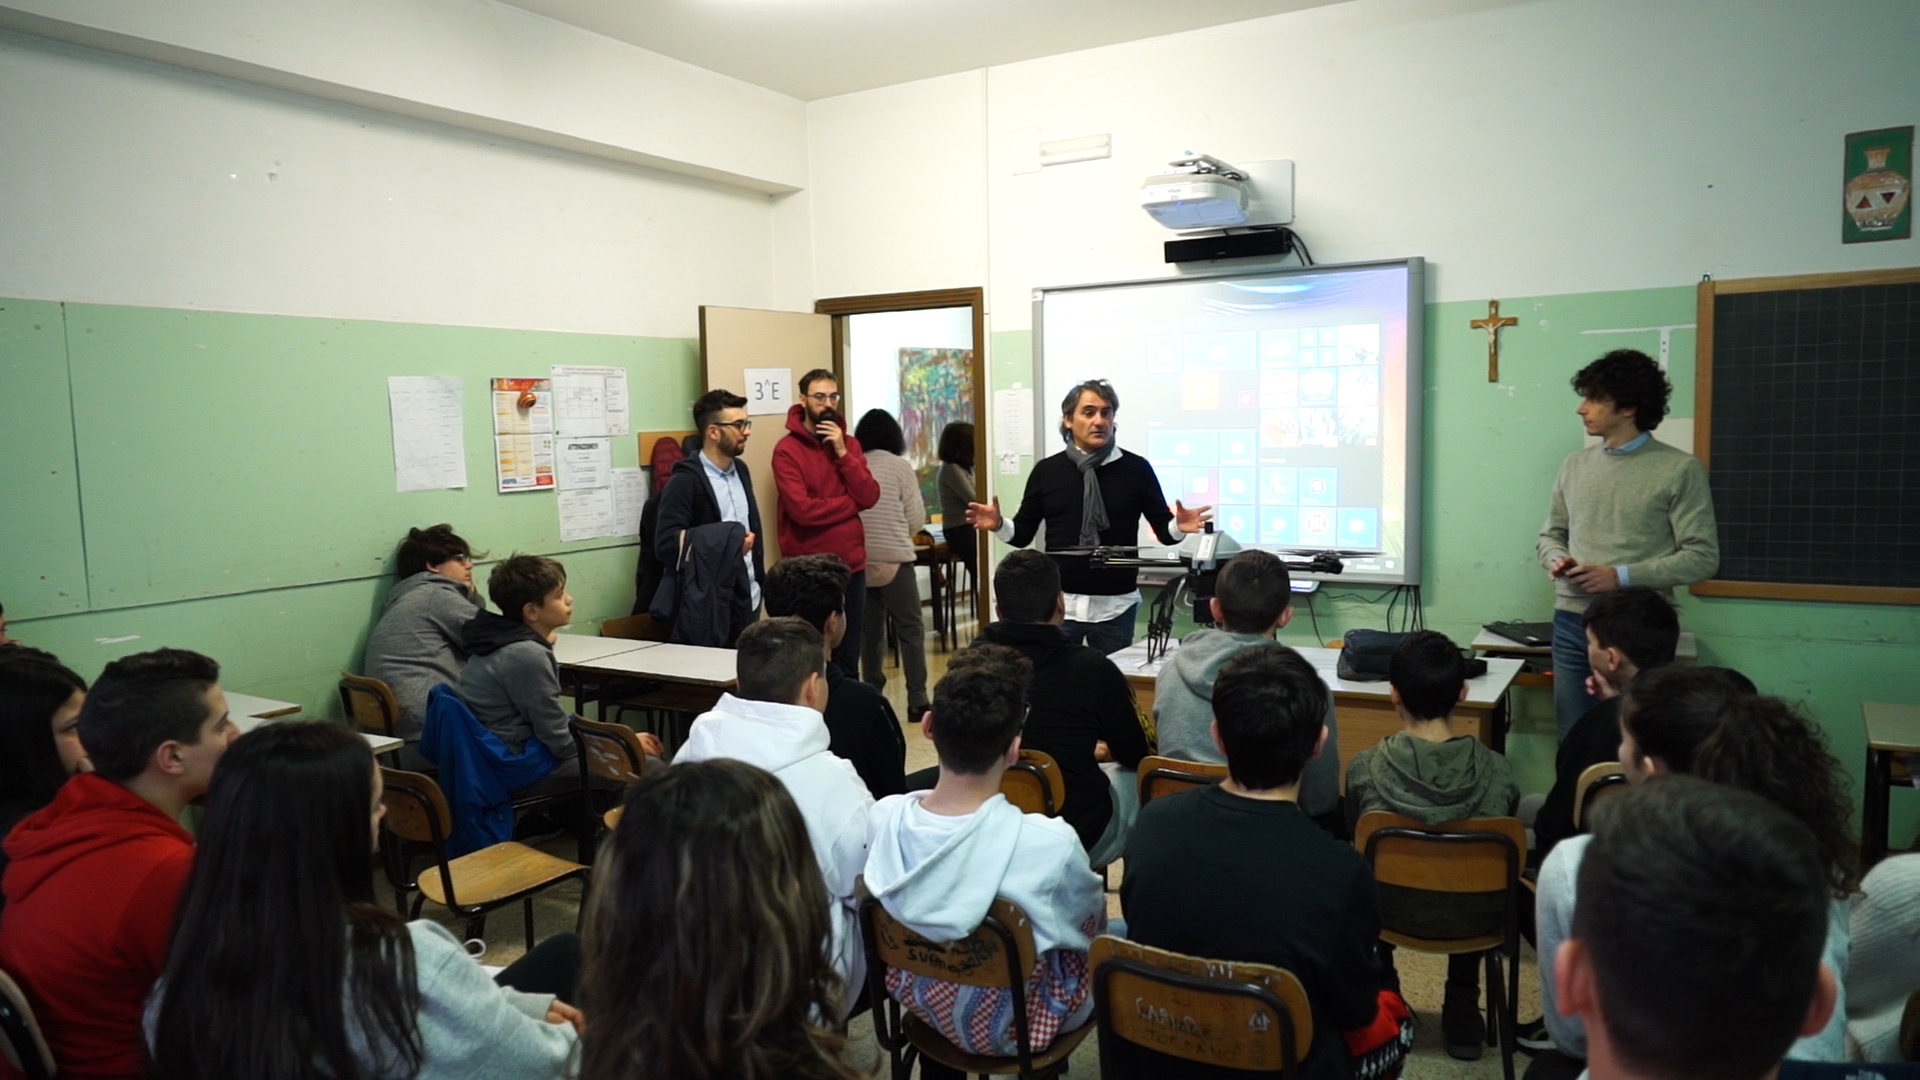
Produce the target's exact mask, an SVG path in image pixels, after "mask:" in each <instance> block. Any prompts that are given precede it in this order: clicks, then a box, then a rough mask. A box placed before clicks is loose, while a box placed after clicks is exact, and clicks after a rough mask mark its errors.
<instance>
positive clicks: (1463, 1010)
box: [1440, 986, 1487, 1061]
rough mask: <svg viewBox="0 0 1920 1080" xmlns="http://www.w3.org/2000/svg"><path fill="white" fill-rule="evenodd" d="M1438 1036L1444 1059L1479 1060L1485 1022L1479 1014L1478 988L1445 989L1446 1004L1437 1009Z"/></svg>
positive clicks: (1485, 1034) (1484, 1018)
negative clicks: (1438, 1014) (1438, 1021)
mask: <svg viewBox="0 0 1920 1080" xmlns="http://www.w3.org/2000/svg"><path fill="white" fill-rule="evenodd" d="M1440 1036H1441V1041H1442V1042H1444V1043H1446V1046H1447V1056H1448V1057H1450V1058H1454V1059H1456V1060H1458V1061H1479V1060H1480V1054H1481V1053H1482V1052H1483V1051H1484V1050H1485V1049H1486V1045H1487V1018H1486V1017H1485V1016H1483V1015H1481V1013H1480V991H1479V989H1478V988H1474V989H1468V988H1466V987H1459V988H1455V987H1451V986H1449V987H1447V1000H1446V1003H1445V1004H1444V1005H1442V1006H1441V1007H1440Z"/></svg>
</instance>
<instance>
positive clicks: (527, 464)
mask: <svg viewBox="0 0 1920 1080" xmlns="http://www.w3.org/2000/svg"><path fill="white" fill-rule="evenodd" d="M493 457H494V468H495V470H496V471H497V472H498V473H499V476H500V490H501V491H503V492H505V491H546V490H549V489H551V488H552V487H553V436H551V435H495V436H494V437H493Z"/></svg>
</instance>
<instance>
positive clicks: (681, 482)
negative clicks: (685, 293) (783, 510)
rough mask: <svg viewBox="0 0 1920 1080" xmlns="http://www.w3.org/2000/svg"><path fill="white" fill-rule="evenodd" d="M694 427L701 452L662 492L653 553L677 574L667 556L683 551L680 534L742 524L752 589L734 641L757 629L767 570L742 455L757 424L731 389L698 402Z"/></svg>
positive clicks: (678, 466) (676, 469)
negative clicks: (752, 629) (657, 554)
mask: <svg viewBox="0 0 1920 1080" xmlns="http://www.w3.org/2000/svg"><path fill="white" fill-rule="evenodd" d="M693 425H694V427H695V428H696V429H697V430H698V431H699V432H700V452H699V453H698V454H695V455H693V456H692V457H688V458H681V459H680V460H679V461H678V462H676V463H675V464H674V466H673V475H672V477H671V478H670V479H669V480H668V481H667V486H666V489H665V490H663V491H662V492H661V493H660V519H659V524H658V525H657V526H656V527H655V532H654V536H653V543H654V550H656V551H659V552H661V553H662V557H661V561H662V562H664V563H665V564H666V565H667V567H668V572H669V573H671V572H672V567H673V565H674V562H675V560H674V559H673V558H671V557H669V556H667V555H666V553H667V552H675V551H678V550H680V534H681V533H682V532H685V531H686V530H688V529H694V528H698V527H700V526H702V525H714V524H718V523H720V522H738V523H739V524H740V525H741V526H742V527H743V528H745V529H746V530H747V538H746V542H745V543H744V544H743V545H742V547H741V551H740V557H741V558H742V559H744V560H745V561H746V564H747V573H746V585H747V590H748V596H747V601H748V602H747V605H746V608H745V614H744V617H743V616H742V611H741V608H740V605H738V604H737V603H736V604H735V605H734V617H733V619H732V622H733V626H732V628H731V630H730V632H729V633H728V634H727V641H728V642H732V641H733V640H735V639H736V638H738V637H739V636H740V632H741V631H743V630H745V629H746V628H747V627H748V626H750V625H752V623H753V621H754V619H756V618H758V613H759V610H760V582H761V580H762V579H764V578H765V577H766V566H765V562H764V559H763V557H762V556H761V554H760V545H759V543H758V539H759V536H760V507H759V506H758V505H757V504H755V502H754V500H753V478H752V476H750V475H749V474H748V473H747V463H746V462H744V461H742V460H740V455H742V454H744V453H746V452H747V439H748V438H749V437H751V436H752V434H753V421H752V420H750V419H748V418H747V399H746V398H743V397H741V396H740V395H739V394H736V393H733V392H732V391H730V390H709V391H707V392H706V393H705V394H702V395H700V400H698V401H696V402H694V403H693Z"/></svg>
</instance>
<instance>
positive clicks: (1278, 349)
mask: <svg viewBox="0 0 1920 1080" xmlns="http://www.w3.org/2000/svg"><path fill="white" fill-rule="evenodd" d="M1299 340H1300V339H1299V334H1298V332H1297V331H1293V330H1262V331H1260V366H1261V367H1292V366H1293V359H1294V350H1295V348H1296V347H1297V345H1298V342H1299Z"/></svg>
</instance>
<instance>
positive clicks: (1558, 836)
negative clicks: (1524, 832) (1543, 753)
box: [1533, 585, 1680, 863]
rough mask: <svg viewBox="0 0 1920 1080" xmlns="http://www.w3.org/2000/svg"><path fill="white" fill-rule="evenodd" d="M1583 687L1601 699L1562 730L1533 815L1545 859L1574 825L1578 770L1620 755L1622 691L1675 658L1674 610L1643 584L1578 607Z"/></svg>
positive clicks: (1539, 850)
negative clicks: (1548, 782) (1583, 643)
mask: <svg viewBox="0 0 1920 1080" xmlns="http://www.w3.org/2000/svg"><path fill="white" fill-rule="evenodd" d="M1580 618H1581V622H1582V624H1583V625H1584V626H1585V628H1586V634H1587V663H1588V664H1589V665H1591V666H1592V668H1593V674H1592V675H1590V676H1588V678H1587V692H1588V693H1589V694H1592V695H1593V696H1594V697H1596V698H1598V699H1600V700H1599V704H1597V705H1595V706H1593V707H1592V708H1590V709H1588V710H1587V711H1586V713H1585V715H1583V716H1581V717H1580V719H1579V720H1578V721H1576V722H1575V723H1574V725H1573V727H1571V728H1569V729H1568V730H1567V737H1566V738H1565V739H1562V740H1561V741H1560V750H1559V752H1558V753H1557V754H1556V755H1555V757H1554V765H1553V772H1554V780H1553V789H1552V790H1550V791H1548V792H1547V799H1546V801H1545V802H1544V803H1542V804H1541V805H1540V813H1539V815H1538V816H1536V817H1535V818H1534V819H1533V837H1534V841H1533V850H1534V852H1535V853H1536V854H1537V856H1538V858H1539V861H1540V862H1541V863H1545V862H1546V859H1547V853H1548V852H1549V851H1552V850H1553V846H1554V845H1555V844H1558V843H1559V842H1560V841H1562V840H1565V839H1566V838H1567V837H1569V836H1572V835H1574V834H1575V833H1576V832H1577V831H1578V830H1576V829H1575V828H1574V827H1573V800H1574V793H1575V789H1576V788H1577V787H1578V786H1579V784H1580V774H1581V773H1583V772H1586V771H1587V769H1588V768H1589V767H1591V766H1594V765H1598V764H1600V763H1601V762H1603V761H1618V760H1620V693H1621V691H1623V690H1625V689H1626V688H1627V685H1628V684H1629V683H1631V682H1633V680H1634V677H1635V676H1637V675H1639V674H1640V673H1641V672H1642V671H1651V670H1652V669H1654V668H1657V667H1665V666H1667V665H1668V664H1671V663H1673V654H1674V650H1675V649H1676V648H1678V647H1679V644H1680V617H1679V616H1678V615H1676V614H1674V610H1673V605H1672V604H1669V603H1667V600H1666V598H1665V597H1663V596H1661V595H1660V594H1659V593H1658V592H1656V591H1654V590H1653V589H1649V588H1647V587H1646V586H1644V585H1632V586H1629V587H1627V588H1624V589H1615V590H1614V591H1612V592H1605V593H1601V594H1600V595H1599V596H1597V597H1595V598H1594V600H1593V603H1591V604H1588V605H1587V610H1586V611H1584V612H1582V613H1581V616H1580Z"/></svg>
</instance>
